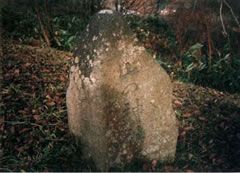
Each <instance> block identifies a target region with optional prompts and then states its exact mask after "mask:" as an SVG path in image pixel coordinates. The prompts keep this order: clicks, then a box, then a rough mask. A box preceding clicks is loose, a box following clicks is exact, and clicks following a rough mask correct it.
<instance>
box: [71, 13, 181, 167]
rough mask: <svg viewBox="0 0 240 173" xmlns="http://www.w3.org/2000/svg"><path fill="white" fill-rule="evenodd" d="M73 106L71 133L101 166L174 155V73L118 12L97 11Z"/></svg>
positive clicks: (79, 62)
mask: <svg viewBox="0 0 240 173" xmlns="http://www.w3.org/2000/svg"><path fill="white" fill-rule="evenodd" d="M67 108H68V120H69V126H70V131H71V133H73V134H74V135H75V136H76V137H77V138H79V139H80V140H81V142H82V144H83V153H84V155H85V156H87V157H92V159H93V160H94V162H95V163H96V166H97V168H98V169H99V170H103V171H104V170H108V169H109V168H110V167H111V166H114V167H115V166H124V164H125V163H127V162H128V161H131V160H132V158H133V157H135V156H145V157H146V158H148V159H159V160H162V161H169V160H170V161H171V160H173V159H174V155H175V151H176V143H177V137H178V127H177V120H176V117H175V115H174V112H173V109H172V86H171V82H170V79H169V76H168V75H167V73H166V72H165V71H164V70H163V69H162V68H161V67H160V66H159V65H158V64H157V63H156V62H155V60H154V58H153V57H152V56H151V55H150V54H148V53H146V51H145V49H144V48H143V47H142V46H140V45H138V43H137V41H136V38H135V36H134V34H133V33H132V32H131V30H130V28H129V26H128V24H127V22H126V21H125V20H124V18H123V17H122V16H121V15H120V14H118V13H116V12H113V11H110V10H107V11H101V12H100V13H98V14H96V15H95V16H94V17H93V18H92V19H91V21H90V23H89V25H88V26H87V28H86V31H85V33H84V34H83V35H82V37H81V40H80V43H79V45H78V46H77V50H76V51H75V52H74V59H73V64H72V67H71V72H70V84H69V87H68V90H67Z"/></svg>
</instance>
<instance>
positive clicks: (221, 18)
mask: <svg viewBox="0 0 240 173" xmlns="http://www.w3.org/2000/svg"><path fill="white" fill-rule="evenodd" d="M222 7H223V1H222V2H221V5H220V11H219V15H220V20H221V24H222V28H223V35H224V36H228V33H227V31H226V28H225V25H224V22H223V16H222Z"/></svg>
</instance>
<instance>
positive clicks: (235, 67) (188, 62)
mask: <svg viewBox="0 0 240 173" xmlns="http://www.w3.org/2000/svg"><path fill="white" fill-rule="evenodd" d="M202 46H203V45H201V44H199V43H197V44H195V45H193V46H192V47H191V48H190V49H189V50H188V51H187V52H186V53H185V54H184V55H183V56H182V57H181V58H182V69H180V68H178V70H177V71H176V74H177V76H178V77H179V78H181V79H182V80H184V81H188V82H194V83H196V84H200V85H203V86H209V87H214V88H217V89H219V90H223V91H229V92H239V87H240V57H239V56H233V55H231V53H230V52H229V49H228V47H229V45H228V44H226V45H225V50H224V55H222V56H221V55H218V56H214V57H212V64H211V66H209V64H208V60H207V57H204V56H201V57H198V56H196V51H198V50H199V49H201V48H202ZM208 58H209V57H208Z"/></svg>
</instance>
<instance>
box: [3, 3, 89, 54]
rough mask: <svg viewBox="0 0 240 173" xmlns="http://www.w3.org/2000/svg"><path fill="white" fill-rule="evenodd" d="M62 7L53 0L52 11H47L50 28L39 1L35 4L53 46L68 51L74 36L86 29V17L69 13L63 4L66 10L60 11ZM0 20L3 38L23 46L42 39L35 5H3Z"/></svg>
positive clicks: (74, 39)
mask: <svg viewBox="0 0 240 173" xmlns="http://www.w3.org/2000/svg"><path fill="white" fill-rule="evenodd" d="M63 4H66V2H65V1H56V4H55V5H56V6H52V8H53V9H52V11H49V14H50V13H51V15H50V20H51V26H49V25H48V19H47V15H46V14H45V10H46V9H44V4H43V2H42V1H38V5H39V9H40V13H41V18H42V23H43V25H44V27H45V29H46V30H47V31H48V34H49V39H50V41H51V42H52V47H54V48H57V49H60V50H66V51H71V50H72V49H73V45H74V43H75V41H76V39H77V37H78V36H79V34H80V33H81V31H83V29H84V28H85V26H86V24H87V21H88V18H89V16H84V17H83V16H81V15H78V14H72V12H71V11H70V12H69V11H67V7H66V5H65V7H66V9H65V11H63V10H62V5H63ZM2 20H3V28H4V31H5V34H4V36H5V37H6V38H10V39H13V40H17V41H20V42H21V43H24V44H30V43H31V42H32V40H33V39H36V40H40V39H41V40H43V36H42V31H41V28H40V25H39V22H38V18H37V14H36V12H35V10H34V4H33V3H31V2H30V1H26V2H22V3H20V2H18V1H12V3H6V4H5V5H4V6H3V7H2ZM49 27H51V28H49Z"/></svg>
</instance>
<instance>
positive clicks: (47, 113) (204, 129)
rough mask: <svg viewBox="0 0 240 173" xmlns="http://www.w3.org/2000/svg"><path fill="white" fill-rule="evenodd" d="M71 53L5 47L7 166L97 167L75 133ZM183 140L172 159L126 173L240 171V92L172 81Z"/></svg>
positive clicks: (1, 98)
mask: <svg viewBox="0 0 240 173" xmlns="http://www.w3.org/2000/svg"><path fill="white" fill-rule="evenodd" d="M70 61H71V53H66V52H62V51H56V50H54V49H46V48H45V49H42V48H38V47H31V46H26V45H17V44H9V43H6V44H4V45H3V57H2V59H1V62H0V63H1V64H2V79H1V78H0V79H1V81H0V84H1V85H0V87H1V88H0V171H95V170H96V169H95V167H94V164H93V163H92V162H91V161H89V160H84V159H83V158H82V156H81V151H80V149H79V148H78V147H77V144H76V143H75V142H74V140H73V139H72V137H71V135H70V134H69V131H68V124H67V112H66V99H65V94H66V89H67V85H68V70H69V65H70ZM173 86H174V90H173V95H174V99H173V106H174V110H175V113H176V116H177V118H178V119H179V129H180V130H179V138H178V144H177V152H176V159H175V162H173V163H164V164H163V163H158V164H157V165H156V166H154V165H152V164H151V162H146V161H136V162H134V163H132V164H131V165H128V166H127V167H126V169H125V170H126V171H168V172H169V171H170V172H171V171H189V172H193V171H240V149H239V148H240V95H239V94H229V93H226V92H220V91H217V90H214V89H211V88H204V87H201V86H196V85H193V84H186V83H182V82H180V81H175V80H174V81H173Z"/></svg>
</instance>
